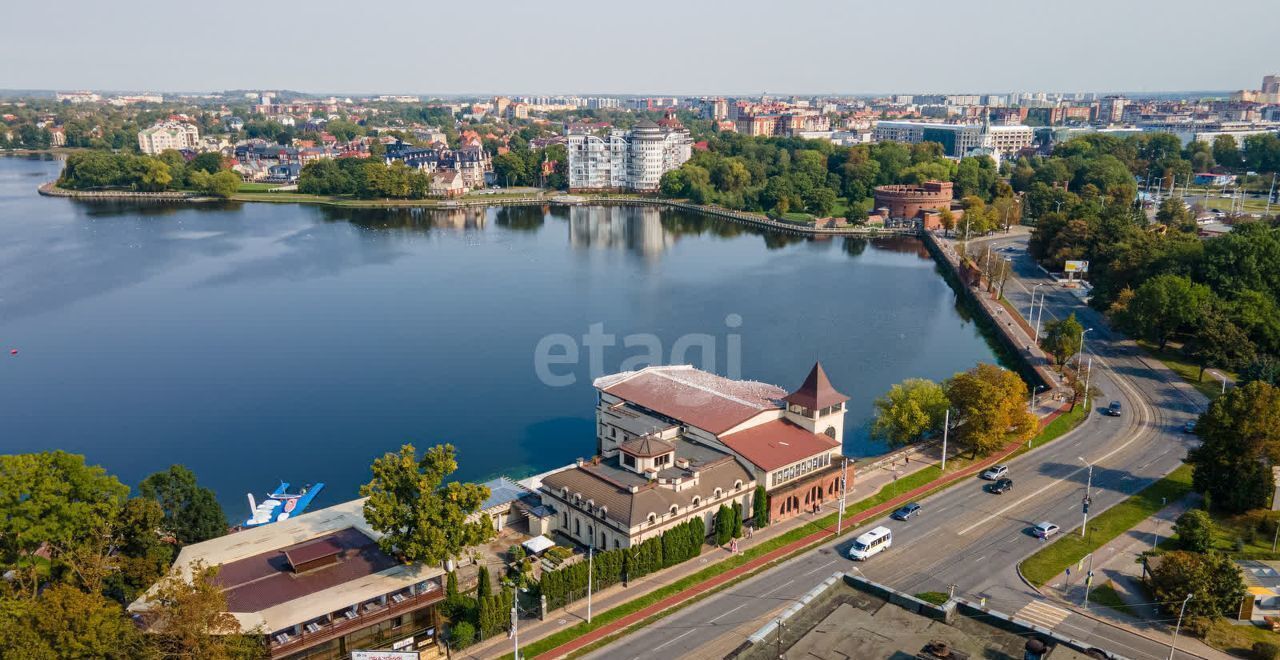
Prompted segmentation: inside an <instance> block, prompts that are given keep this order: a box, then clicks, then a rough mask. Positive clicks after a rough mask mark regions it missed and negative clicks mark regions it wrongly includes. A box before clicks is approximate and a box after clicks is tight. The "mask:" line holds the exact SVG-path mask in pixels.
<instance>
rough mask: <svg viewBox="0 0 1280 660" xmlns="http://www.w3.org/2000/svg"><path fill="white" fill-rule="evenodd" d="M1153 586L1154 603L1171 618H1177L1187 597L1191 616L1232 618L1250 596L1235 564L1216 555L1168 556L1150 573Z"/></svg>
mask: <svg viewBox="0 0 1280 660" xmlns="http://www.w3.org/2000/svg"><path fill="white" fill-rule="evenodd" d="M1150 584H1151V591H1152V596H1153V598H1152V600H1154V601H1156V602H1158V603H1160V604H1161V608H1162V609H1163V610H1164V611H1165V612H1166V613H1168V614H1169V615H1170V616H1178V614H1179V610H1180V609H1181V607H1182V603H1183V601H1184V599H1185V598H1186V597H1187V595H1188V594H1190V595H1191V600H1190V601H1189V602H1187V609H1186V613H1187V615H1188V616H1209V617H1213V616H1229V615H1233V614H1235V613H1236V612H1237V611H1238V610H1239V608H1240V601H1241V599H1243V598H1244V595H1245V593H1247V592H1246V590H1245V585H1244V579H1243V578H1241V577H1240V569H1239V568H1237V567H1236V565H1235V562H1233V561H1231V558H1230V557H1227V556H1226V555H1222V554H1219V553H1216V552H1210V553H1207V554H1198V553H1194V552H1184V551H1181V550H1177V551H1174V552H1169V553H1165V554H1163V555H1161V556H1160V561H1159V562H1158V563H1157V564H1156V565H1155V566H1154V567H1153V568H1152V569H1151V572H1150Z"/></svg>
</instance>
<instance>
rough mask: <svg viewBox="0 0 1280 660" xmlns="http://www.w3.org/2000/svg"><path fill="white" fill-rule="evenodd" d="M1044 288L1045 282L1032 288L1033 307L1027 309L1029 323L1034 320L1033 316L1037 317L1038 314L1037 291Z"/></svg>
mask: <svg viewBox="0 0 1280 660" xmlns="http://www.w3.org/2000/svg"><path fill="white" fill-rule="evenodd" d="M1042 286H1044V282H1041V283H1039V284H1037V285H1035V286H1033V287H1031V307H1030V308H1028V309H1027V320H1028V321H1030V320H1031V319H1032V317H1033V316H1035V313H1036V291H1037V290H1039V289H1040V287H1042Z"/></svg>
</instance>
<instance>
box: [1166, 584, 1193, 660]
mask: <svg viewBox="0 0 1280 660" xmlns="http://www.w3.org/2000/svg"><path fill="white" fill-rule="evenodd" d="M1192 595H1193V594H1187V597H1186V598H1184V599H1183V600H1182V609H1180V610H1178V623H1177V625H1175V626H1174V627H1173V639H1170V640H1169V660H1173V650H1174V647H1173V645H1174V644H1177V643H1178V629H1179V628H1181V627H1182V615H1183V614H1186V613H1187V603H1188V602H1190V601H1191V596H1192Z"/></svg>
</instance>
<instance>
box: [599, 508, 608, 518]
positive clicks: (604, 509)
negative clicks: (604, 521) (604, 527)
mask: <svg viewBox="0 0 1280 660" xmlns="http://www.w3.org/2000/svg"><path fill="white" fill-rule="evenodd" d="M608 513H609V507H607V506H603V505H601V507H600V517H601V518H603V517H605V515H606V514H608Z"/></svg>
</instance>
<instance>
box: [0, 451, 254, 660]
mask: <svg viewBox="0 0 1280 660" xmlns="http://www.w3.org/2000/svg"><path fill="white" fill-rule="evenodd" d="M226 531H227V523H226V517H225V516H224V515H223V512H222V508H221V507H220V506H219V505H218V502H217V499H216V498H215V497H214V494H213V492H212V491H210V490H209V489H207V488H204V487H202V486H200V485H199V484H198V483H197V481H196V477H195V475H194V474H193V473H192V472H191V471H190V470H188V469H187V468H185V467H182V466H180V465H174V466H171V467H170V468H169V469H167V470H164V471H161V472H157V473H155V474H152V475H150V476H148V477H146V478H145V479H143V480H142V482H141V483H140V484H139V487H138V495H137V496H135V497H130V496H129V487H128V486H125V485H124V484H122V483H120V481H119V480H118V479H117V478H116V477H114V476H112V475H110V474H108V473H107V472H106V471H105V470H103V469H102V468H101V467H99V466H96V465H88V464H86V463H85V461H84V457H83V456H80V455H76V454H68V453H65V452H61V451H51V452H40V453H34V454H14V455H6V456H0V574H4V575H5V576H6V579H4V580H0V639H3V640H4V643H3V644H2V645H0V646H2V648H0V658H24V659H25V658H40V659H43V658H65V657H92V658H120V659H131V658H160V657H178V656H183V657H228V658H259V657H265V656H266V651H265V648H264V647H263V645H262V640H261V639H260V638H258V637H256V636H246V635H240V634H227V635H219V636H215V635H209V634H207V631H208V630H210V629H216V630H223V631H228V632H232V631H234V630H236V628H235V627H234V624H235V622H234V619H231V620H230V621H228V617H229V615H227V614H226V602H225V598H224V597H223V596H222V593H221V590H220V589H218V588H217V587H216V586H214V584H213V582H212V580H213V577H214V574H215V573H216V571H214V570H211V569H207V568H205V567H202V566H194V567H193V577H192V580H191V581H190V582H188V581H186V580H183V579H174V578H166V577H164V576H165V575H166V573H167V572H168V570H169V566H170V564H171V563H172V561H173V559H174V557H175V555H176V552H177V550H178V549H179V548H180V547H181V546H183V545H186V544H189V543H198V542H200V541H204V540H207V539H210V538H214V537H216V536H221V535H222V534H225V533H226ZM152 585H155V591H153V592H152V593H151V594H150V595H149V597H148V600H149V601H150V602H151V603H152V605H153V607H152V609H151V610H150V612H149V613H148V614H147V616H148V617H149V619H150V620H151V621H152V622H153V623H154V624H156V627H155V631H156V632H155V633H154V634H144V633H143V632H141V630H140V629H139V628H138V627H137V626H136V625H135V624H134V622H133V621H132V620H131V618H130V617H129V615H128V614H127V613H126V612H125V609H124V606H125V605H127V604H128V603H130V602H132V601H134V600H135V599H137V598H138V597H139V596H140V595H142V594H143V593H144V592H145V591H146V590H147V589H149V588H151V587H152Z"/></svg>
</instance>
